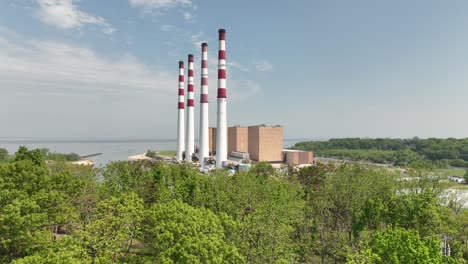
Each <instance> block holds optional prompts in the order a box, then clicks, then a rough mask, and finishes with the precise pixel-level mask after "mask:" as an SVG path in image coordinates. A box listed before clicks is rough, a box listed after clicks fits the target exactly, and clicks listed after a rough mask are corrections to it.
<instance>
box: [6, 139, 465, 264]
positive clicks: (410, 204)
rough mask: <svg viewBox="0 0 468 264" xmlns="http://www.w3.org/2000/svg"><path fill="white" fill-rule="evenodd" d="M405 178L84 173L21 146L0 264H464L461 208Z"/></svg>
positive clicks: (262, 167)
mask: <svg viewBox="0 0 468 264" xmlns="http://www.w3.org/2000/svg"><path fill="white" fill-rule="evenodd" d="M286 172H287V173H286ZM405 179H406V180H402V178H401V175H397V174H394V173H392V172H390V171H389V170H386V169H375V168H365V167H362V166H359V165H349V164H344V165H342V166H338V167H335V166H331V165H323V164H318V165H317V166H314V167H305V168H302V169H300V170H292V169H291V170H289V171H287V170H283V171H281V173H280V172H277V171H276V170H274V169H273V168H272V167H271V166H270V165H269V164H266V163H257V164H255V165H254V167H253V168H252V170H251V171H250V172H238V173H236V174H234V175H233V176H230V175H229V173H228V172H227V171H221V170H216V171H212V172H210V173H207V174H201V173H199V172H198V169H197V168H196V167H194V166H192V165H189V164H186V163H184V164H179V165H172V164H168V163H164V162H160V161H141V162H124V161H122V162H114V163H110V164H108V165H107V166H106V167H105V168H98V169H92V168H89V167H87V166H73V165H71V164H69V163H65V162H54V163H48V164H46V163H45V161H44V157H43V156H42V154H41V151H40V150H28V149H26V148H24V147H21V148H20V149H19V150H18V152H17V153H16V154H15V157H14V158H13V159H11V160H9V161H4V162H0V262H1V263H9V262H12V263H115V262H118V263H465V262H466V259H468V244H467V241H468V211H466V210H464V209H462V206H461V205H462V201H460V199H459V197H452V196H447V195H444V193H445V191H446V186H445V183H444V182H443V181H440V178H439V177H438V174H437V173H433V172H429V171H424V170H421V169H417V170H416V169H415V170H410V171H409V173H408V175H405ZM444 238H448V239H447V243H448V244H449V245H450V247H451V256H450V257H448V256H442V255H441V254H440V252H441V250H440V244H441V241H442V239H444Z"/></svg>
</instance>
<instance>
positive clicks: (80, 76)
mask: <svg viewBox="0 0 468 264" xmlns="http://www.w3.org/2000/svg"><path fill="white" fill-rule="evenodd" d="M5 39H6V40H8V36H6V35H5V34H2V32H1V31H0V87H3V88H2V90H4V89H7V90H8V91H9V92H10V93H14V92H17V91H23V92H28V93H33V94H34V93H40V94H44V93H45V94H47V93H52V94H53V93H56V92H60V93H61V94H70V95H73V94H81V93H86V92H92V93H93V94H102V93H104V94H108V95H115V94H116V93H117V94H119V93H126V92H128V91H153V92H160V93H163V94H169V93H170V92H171V90H170V87H172V85H171V84H172V83H173V82H172V79H173V76H172V74H170V73H169V72H167V71H164V70H162V71H161V70H160V71H156V70H155V69H152V68H149V67H148V66H146V65H145V64H143V63H141V62H140V61H139V60H138V59H136V58H135V57H133V56H131V55H124V56H122V57H119V58H116V59H109V58H105V57H102V56H100V55H99V54H97V53H95V52H94V51H92V50H91V49H89V48H87V47H84V46H78V45H71V44H67V43H60V42H54V41H37V40H25V39H17V40H13V41H12V40H11V38H10V39H9V41H5V42H3V41H1V40H5ZM5 43H7V44H8V45H6V44H5Z"/></svg>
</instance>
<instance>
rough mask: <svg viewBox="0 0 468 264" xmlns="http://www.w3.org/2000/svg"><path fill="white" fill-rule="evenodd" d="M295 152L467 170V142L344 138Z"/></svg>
mask: <svg viewBox="0 0 468 264" xmlns="http://www.w3.org/2000/svg"><path fill="white" fill-rule="evenodd" d="M292 148H293V149H300V150H309V151H314V152H315V153H316V155H317V156H323V157H337V158H346V159H350V160H353V161H359V160H366V161H371V162H375V163H389V164H394V165H398V166H407V165H411V164H412V163H415V162H420V161H431V162H435V165H437V166H438V167H441V168H443V167H447V165H451V166H454V167H468V138H465V139H454V138H447V139H438V138H428V139H419V138H417V137H415V138H411V139H391V138H376V139H370V138H341V139H330V140H328V141H307V142H298V143H296V144H295V145H294V146H293V147H292Z"/></svg>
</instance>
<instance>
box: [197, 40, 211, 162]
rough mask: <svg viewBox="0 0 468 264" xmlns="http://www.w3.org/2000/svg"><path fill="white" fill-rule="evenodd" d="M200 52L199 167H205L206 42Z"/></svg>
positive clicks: (207, 150)
mask: <svg viewBox="0 0 468 264" xmlns="http://www.w3.org/2000/svg"><path fill="white" fill-rule="evenodd" d="M201 48H202V54H201V76H200V77H201V78H200V80H201V92H200V149H199V152H198V157H199V160H200V167H201V168H202V169H203V168H204V167H205V158H207V157H208V156H209V154H210V151H209V143H208V140H209V139H208V125H209V124H208V123H209V119H208V44H206V43H202V44H201Z"/></svg>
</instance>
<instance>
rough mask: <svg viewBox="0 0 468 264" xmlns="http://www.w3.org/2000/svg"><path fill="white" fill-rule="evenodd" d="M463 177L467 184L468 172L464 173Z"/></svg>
mask: <svg viewBox="0 0 468 264" xmlns="http://www.w3.org/2000/svg"><path fill="white" fill-rule="evenodd" d="M463 177H464V178H465V183H468V170H466V171H465V175H464V176H463Z"/></svg>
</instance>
